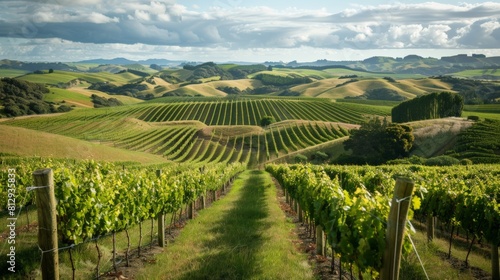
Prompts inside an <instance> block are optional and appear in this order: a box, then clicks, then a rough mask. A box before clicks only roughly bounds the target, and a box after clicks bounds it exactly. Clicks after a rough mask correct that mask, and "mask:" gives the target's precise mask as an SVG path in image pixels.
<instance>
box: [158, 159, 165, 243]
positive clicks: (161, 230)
mask: <svg viewBox="0 0 500 280" xmlns="http://www.w3.org/2000/svg"><path fill="white" fill-rule="evenodd" d="M161 173H162V172H161V169H158V170H156V176H157V177H161ZM158 246H160V247H165V214H163V213H161V214H160V215H158Z"/></svg>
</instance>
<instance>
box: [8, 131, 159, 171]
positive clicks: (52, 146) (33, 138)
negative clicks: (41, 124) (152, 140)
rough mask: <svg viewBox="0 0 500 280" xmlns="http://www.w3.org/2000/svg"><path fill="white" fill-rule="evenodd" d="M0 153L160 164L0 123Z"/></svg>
mask: <svg viewBox="0 0 500 280" xmlns="http://www.w3.org/2000/svg"><path fill="white" fill-rule="evenodd" d="M0 129H1V130H2V133H1V134H0V152H2V153H6V154H12V155H18V156H41V157H54V158H73V159H95V160H106V161H134V162H141V163H159V162H164V161H166V160H165V159H164V158H162V157H161V156H158V155H154V154H149V153H142V152H137V151H131V150H125V149H119V148H115V147H110V146H108V145H104V144H100V143H98V142H95V143H91V142H88V141H82V140H79V139H75V138H72V137H67V136H63V135H57V134H52V133H47V132H43V131H36V130H31V129H26V128H21V127H14V126H9V125H3V124H0Z"/></svg>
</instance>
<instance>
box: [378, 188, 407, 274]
mask: <svg viewBox="0 0 500 280" xmlns="http://www.w3.org/2000/svg"><path fill="white" fill-rule="evenodd" d="M413 187H414V183H413V181H411V180H410V179H406V178H398V179H397V180H396V187H395V188H394V196H393V198H392V203H391V210H390V212H389V219H388V221H387V232H386V236H385V244H386V246H385V251H384V259H383V260H382V270H381V272H380V279H383V280H386V279H387V280H389V279H390V280H398V279H399V267H400V264H401V251H402V249H403V238H404V232H405V228H406V217H407V216H408V209H409V207H410V203H411V195H412V193H413Z"/></svg>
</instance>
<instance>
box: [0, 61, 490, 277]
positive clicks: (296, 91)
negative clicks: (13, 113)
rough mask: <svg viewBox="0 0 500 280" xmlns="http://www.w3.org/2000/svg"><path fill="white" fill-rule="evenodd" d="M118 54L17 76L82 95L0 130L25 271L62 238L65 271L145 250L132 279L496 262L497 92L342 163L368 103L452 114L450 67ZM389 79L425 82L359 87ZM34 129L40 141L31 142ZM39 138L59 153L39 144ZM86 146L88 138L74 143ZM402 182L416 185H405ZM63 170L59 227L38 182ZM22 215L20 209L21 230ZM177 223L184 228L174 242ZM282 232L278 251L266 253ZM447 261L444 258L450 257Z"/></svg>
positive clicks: (115, 273) (53, 97) (434, 271)
mask: <svg viewBox="0 0 500 280" xmlns="http://www.w3.org/2000/svg"><path fill="white" fill-rule="evenodd" d="M100 67H101V66H100ZM102 67H108V66H106V65H103V66H102ZM109 67H112V66H109ZM146 68H147V67H146ZM123 70H124V69H123ZM123 70H122V71H120V72H118V73H117V74H111V73H106V74H103V75H101V73H98V74H94V73H78V72H75V73H73V72H70V71H56V72H54V73H50V74H49V73H46V74H26V75H23V76H22V77H20V79H23V80H27V81H33V82H44V83H46V84H48V85H50V86H53V88H50V90H51V93H48V94H47V97H46V98H45V99H44V100H45V101H47V102H51V104H56V103H57V105H59V106H61V104H63V103H66V101H65V99H69V100H70V101H68V103H67V104H68V105H71V104H73V105H75V104H77V105H75V106H74V107H73V108H74V110H72V111H70V112H67V113H61V114H50V115H37V116H29V115H27V116H18V117H15V118H8V119H1V120H0V121H1V125H0V127H1V128H2V129H3V130H4V131H3V134H4V135H3V136H4V138H8V139H5V140H2V142H0V148H4V150H0V180H1V181H2V186H3V184H4V183H7V184H8V186H13V185H15V186H16V187H15V191H14V190H13V188H11V187H8V188H2V189H0V210H1V215H0V216H1V217H2V218H3V219H2V220H1V221H0V227H2V228H4V229H3V230H2V231H0V240H2V242H3V244H2V246H3V247H2V255H6V254H3V252H4V250H7V251H8V250H9V249H10V248H9V247H7V245H6V244H7V242H8V241H10V240H8V238H9V234H10V236H12V232H14V235H15V236H16V238H18V239H17V240H16V242H17V244H16V246H17V245H19V247H18V248H19V249H18V251H17V255H16V260H17V261H18V262H17V267H16V269H18V271H20V272H19V274H16V277H17V279H25V278H30V279H31V278H34V279H38V278H40V271H41V270H42V269H44V267H46V266H47V265H46V264H47V263H46V261H47V260H48V259H49V258H52V257H54V255H56V257H55V258H54V259H55V260H56V261H55V262H60V263H61V266H60V268H59V269H53V270H54V271H53V273H59V274H60V275H61V278H63V279H71V278H72V279H90V278H100V277H103V276H106V277H108V276H109V277H114V278H116V279H120V278H121V277H122V276H124V275H120V274H119V269H118V268H117V267H121V268H123V269H128V270H127V271H129V270H134V269H136V271H134V272H136V273H139V272H138V271H139V270H140V268H135V267H134V265H132V264H131V262H134V261H136V262H139V263H141V266H145V267H147V268H149V269H146V270H144V271H142V270H141V273H144V274H143V275H140V276H139V275H133V276H138V277H133V276H132V277H131V279H141V277H142V279H148V278H151V277H153V278H160V279H164V278H168V279H170V278H169V277H172V278H173V279H206V278H220V279H233V278H234V279H245V278H258V279H276V278H277V277H276V275H281V274H280V273H281V272H283V271H286V273H284V272H283V275H288V276H287V279H288V278H289V279H293V275H304V277H303V279H309V278H313V277H316V276H318V275H321V276H320V278H324V279H332V278H333V279H360V280H362V279H387V278H389V279H395V278H396V277H394V276H395V275H397V274H398V273H400V274H401V279H443V278H445V277H448V279H449V278H457V279H485V278H488V277H490V278H492V279H495V280H496V279H499V278H500V275H499V274H500V273H499V267H498V266H499V261H498V246H499V244H500V231H499V228H500V185H499V184H500V183H499V180H498V178H499V176H500V166H499V165H496V163H498V162H499V157H500V154H499V151H500V147H499V141H498V139H500V138H499V137H500V131H499V128H500V123H499V121H498V119H500V118H499V116H500V115H499V114H498V113H499V112H500V111H499V106H498V104H483V105H465V106H464V115H465V116H468V117H469V118H468V119H466V118H461V119H458V118H447V119H440V120H436V119H429V120H426V121H420V122H418V123H417V122H409V123H407V124H408V125H409V126H411V127H412V128H413V129H414V132H415V133H414V135H415V141H414V142H413V143H412V144H413V150H411V151H409V155H406V154H405V155H404V156H405V158H398V159H396V160H393V161H391V163H393V164H396V163H399V164H398V165H382V166H338V165H327V164H328V163H332V162H335V159H337V158H338V157H339V156H340V154H342V156H345V157H352V155H351V154H349V151H345V149H344V145H343V143H344V142H345V141H346V140H347V139H348V138H349V137H350V135H355V133H352V130H353V129H354V130H355V129H357V128H359V127H360V126H361V125H363V124H364V123H365V122H366V121H367V120H369V119H385V120H389V119H390V118H391V111H393V110H392V109H393V108H398V107H399V108H400V109H401V108H403V107H404V108H403V109H404V110H403V111H404V112H403V111H401V112H400V113H399V115H400V117H401V116H402V118H399V120H400V121H401V122H403V121H408V120H411V119H412V118H407V117H409V116H410V111H411V112H417V113H419V114H420V115H419V116H420V117H421V116H426V117H425V118H427V117H431V118H435V117H440V116H448V115H450V114H440V113H449V112H447V110H446V109H444V107H443V108H441V107H439V106H438V105H440V104H441V103H443V104H444V103H446V102H442V101H440V102H438V101H436V100H438V99H436V94H434V95H432V94H426V93H427V92H428V91H433V90H435V89H439V90H440V91H441V90H451V87H450V85H448V84H447V83H445V82H443V81H441V80H438V79H431V78H426V79H413V80H409V79H407V80H405V79H398V80H395V79H394V78H396V79H397V78H398V77H396V76H395V77H394V78H391V77H386V75H387V74H386V73H369V72H366V73H364V72H363V71H352V70H349V69H324V70H319V69H318V70H313V69H286V68H283V69H276V70H272V71H271V70H269V69H268V68H266V67H264V66H263V65H260V66H259V65H257V66H255V65H253V66H241V67H240V66H235V65H229V64H228V65H222V66H220V67H218V66H216V65H215V64H214V63H207V64H202V65H200V66H190V65H187V66H186V67H185V68H184V69H175V70H173V69H168V70H162V71H156V70H153V69H149V70H148V69H146V70H147V71H146V72H141V71H139V70H133V69H127V70H126V71H123ZM236 70H238V71H236ZM214 71H215V72H214ZM12 75H13V74H12ZM232 75H234V76H232ZM238 75H243V76H244V77H243V78H241V79H239V78H238V79H237V78H236V77H237V76H238ZM341 75H354V76H355V77H354V76H353V77H352V79H351V78H349V77H348V76H346V77H338V76H341ZM357 75H359V77H358V76H357ZM363 75H365V76H364V77H363ZM231 76H232V77H233V78H234V79H229V77H231ZM403 76H404V75H403ZM403 76H400V77H403ZM238 77H239V76H238ZM141 88H142V89H143V90H141V91H139V89H141ZM272 88H274V89H275V90H274V91H273V92H272V93H269V94H258V90H259V89H260V90H269V89H272ZM381 88H386V89H393V90H395V91H396V93H397V94H399V95H400V97H401V96H404V97H407V98H413V97H415V96H421V95H422V96H423V97H421V98H420V99H413V100H411V101H407V102H406V103H405V102H403V103H400V101H395V100H400V99H387V100H386V99H383V100H374V99H370V98H368V97H367V96H364V98H366V99H360V98H357V97H359V96H361V95H366V92H367V91H372V92H373V90H380V89H381ZM100 90H102V91H100ZM125 90H128V91H127V92H122V91H125ZM255 90H257V91H255ZM93 92H98V93H99V94H100V96H103V97H105V98H109V97H110V96H112V95H113V96H114V94H126V95H123V96H121V97H120V98H119V99H120V100H122V101H124V104H125V105H123V106H118V107H105V108H98V109H96V108H89V107H91V106H93V104H92V101H91V100H90V98H89V95H90V94H92V93H93ZM375 93H376V92H375ZM169 95H175V96H169ZM200 95H203V96H200ZM444 95H446V96H448V97H449V96H452V95H455V94H454V93H453V94H444ZM133 96H135V97H133ZM160 96H163V97H160ZM308 96H309V97H308ZM311 96H315V97H326V98H313V97H311ZM346 96H348V97H351V98H345V97H346ZM456 96H458V95H456ZM139 98H140V99H139ZM328 98H339V99H337V100H335V99H328ZM432 98H434V99H436V100H427V101H430V103H428V104H427V103H425V104H424V103H422V101H421V102H420V103H419V104H417V105H419V106H416V107H418V108H417V109H415V108H414V107H415V106H411V104H414V105H415V104H416V103H411V102H417V103H418V100H425V99H432ZM445 99H446V98H445ZM448 99H449V98H448ZM452 99H453V98H452ZM443 100H444V99H443ZM450 100H451V99H450ZM63 101H64V102H63ZM71 102H73V103H71ZM450 102H451V101H450ZM452 103H453V102H452ZM78 104H79V105H78ZM405 104H406V105H405ZM408 104H410V105H408ZM426 104H427V105H426ZM429 104H430V105H429ZM450 104H451V103H450ZM424 105H425V106H424ZM452 105H453V104H452ZM426 106H427V107H426ZM429 110H431V111H433V112H429ZM396 111H397V109H396ZM441 111H443V112H441ZM51 112H52V111H51ZM396 115H398V114H396ZM396 115H393V116H392V117H393V118H395V119H397V118H396ZM453 115H455V114H453ZM420 117H418V118H420ZM385 120H384V122H385ZM353 138H354V137H353ZM366 138H374V137H366ZM417 138H418V139H417ZM70 140H74V141H70ZM365 140H366V141H371V142H372V143H373V142H375V141H373V139H365ZM412 141H413V140H412ZM81 143H85V144H86V145H82V144H81ZM364 143H365V142H363V144H364ZM5 146H9V147H8V148H9V149H6V148H5ZM28 146H29V147H30V148H33V149H29V151H30V152H31V151H34V152H33V155H29V156H28V157H23V156H26V155H28V154H29V152H24V153H22V152H23V150H28ZM55 146H66V147H65V148H66V150H64V149H56V147H55ZM69 146H72V147H69ZM96 146H98V147H99V148H96ZM381 146H382V145H381ZM384 146H390V145H385V144H384ZM35 148H36V149H38V150H36V149H35ZM57 148H59V147H57ZM40 149H43V150H46V151H50V152H51V153H52V152H53V153H54V154H48V152H47V153H44V154H43V155H42V156H43V157H40V154H39V153H37V151H40ZM75 150H86V151H85V152H84V153H82V154H81V155H80V154H79V155H78V156H77V155H75ZM103 150H108V152H107V153H104V152H103ZM346 152H347V153H346ZM113 153H116V154H118V155H119V156H116V157H112V156H111V155H110V154H113ZM122 153H123V154H122ZM411 153H413V154H411ZM96 154H99V155H100V157H98V156H96ZM101 154H102V155H101ZM412 155H413V156H412ZM49 157H50V158H49ZM439 157H441V158H439ZM436 158H438V159H437V160H436ZM449 158H451V159H453V160H454V161H449V162H456V163H455V164H456V165H454V166H448V167H430V166H424V165H423V164H428V163H429V164H428V165H432V163H433V162H434V163H437V164H438V165H439V164H441V165H445V163H447V161H446V159H448V160H449ZM80 159H82V160H80ZM83 159H84V160H83ZM97 159H105V160H106V161H97ZM432 159H434V161H433V160H432ZM112 161H115V162H112ZM306 162H308V163H314V164H315V165H311V164H308V163H306ZM403 163H404V164H403ZM417 164H422V165H417ZM458 164H463V165H458ZM487 164H489V165H487ZM45 168H50V169H51V170H52V173H51V172H49V171H48V169H45ZM40 169H43V170H44V171H40ZM36 170H38V171H37V172H36V174H34V172H35V171H36ZM48 174H52V175H48ZM39 175H44V176H45V177H43V178H44V179H43V180H47V181H43V182H41V181H40V180H42V179H40V178H39V177H37V176H39ZM235 182H236V183H235ZM400 182H404V183H405V184H407V185H411V186H412V188H413V187H414V188H413V191H410V192H411V193H408V194H406V195H404V196H396V194H395V193H396V192H395V191H396V190H397V189H398V183H400ZM52 185H53V186H54V188H53V189H54V195H53V198H54V200H55V201H56V202H57V203H53V206H54V207H55V210H54V219H55V224H57V231H55V230H46V229H48V228H49V227H48V226H46V224H45V222H46V220H49V218H48V216H49V215H48V214H47V213H48V212H50V211H46V210H42V209H44V208H45V206H46V205H45V203H44V201H45V200H43V199H41V198H40V197H41V195H40V194H41V193H44V192H45V191H46V190H49V189H52V188H50V187H49V186H52ZM233 187H234V189H233ZM221 196H226V197H225V198H224V199H226V198H227V200H228V201H226V202H223V201H224V199H222V200H220V199H219V198H221ZM217 202H220V203H219V204H217ZM209 206H210V207H209ZM211 206H214V207H213V208H215V209H212V210H211V209H210V208H212V207H211ZM407 207H409V212H408V215H406V212H404V213H405V214H404V215H403V217H398V218H401V219H398V220H396V222H394V220H391V215H393V214H392V213H394V212H393V209H395V208H397V209H398V210H397V211H399V210H400V209H401V208H407ZM206 208H209V209H206ZM202 209H203V211H201V210H202ZM209 210H211V211H212V212H208V211H209ZM197 211H198V212H197ZM405 211H406V209H405ZM207 212H208V213H209V214H206V215H205V213H207ZM271 212H273V213H272V214H271ZM398 213H399V212H398ZM284 214H285V215H284ZM287 215H288V216H287ZM398 215H399V214H398ZM12 217H15V219H16V221H17V222H18V225H19V226H18V227H17V228H16V230H13V231H12V230H11V231H10V232H9V231H8V230H6V228H8V227H9V225H10V224H9V221H10V220H9V219H12ZM195 217H196V218H200V219H199V220H192V219H193V218H195ZM406 217H407V219H406ZM149 221H150V222H151V224H150V225H149V223H147V222H149ZM169 221H170V222H169ZM146 223H147V226H148V229H146V228H145V226H146ZM165 224H168V226H165ZM278 224H279V226H277V225H278ZM394 224H396V225H395V226H394ZM226 226H231V229H228V228H227V227H226ZM391 227H392V228H397V230H396V231H399V232H398V233H399V234H400V236H402V237H401V240H399V239H398V238H400V237H396V236H393V235H392V234H391V233H390V232H389V228H391ZM155 228H156V229H155ZM271 228H273V231H271V230H270V229H271ZM38 229H41V230H42V231H41V232H42V233H38V234H37V233H35V231H37V230H38ZM403 229H404V230H403ZM44 230H45V233H46V232H52V233H54V232H55V233H56V234H54V236H55V237H54V236H52V239H53V240H52V241H53V242H54V243H55V245H58V249H57V250H56V249H52V247H50V246H49V247H46V246H45V245H40V241H37V240H39V239H38V238H40V239H44V238H41V237H40V236H42V235H44ZM274 230H276V232H275V231H274ZM184 231H187V232H188V233H187V234H191V236H189V235H188V236H187V237H186V236H185V235H182V234H183V232H184ZM301 231H303V232H301ZM167 232H168V238H171V239H169V240H170V241H171V240H174V241H175V242H174V243H177V244H173V246H172V244H168V245H167V244H165V240H166V239H165V233H167ZM193 232H194V233H193ZM147 235H149V236H147ZM177 235H179V236H181V238H179V239H177V237H178V236H177ZM148 237H149V238H148ZM156 237H157V238H158V239H157V240H158V241H156ZM201 240H202V241H203V242H201ZM4 241H5V242H4ZM183 242H184V243H183ZM200 242H201V243H200ZM186 244H192V245H186ZM457 244H458V245H457ZM156 245H158V246H156ZM393 245H394V249H393V248H392V247H391V246H393ZM400 245H401V246H402V248H403V249H402V253H403V258H402V260H401V261H399V260H396V257H394V259H392V260H391V257H392V255H389V257H388V253H387V252H388V251H393V252H394V255H398V254H396V251H398V250H399V249H398V248H399V247H398V246H400ZM148 246H149V249H147V247H148ZM169 246H171V247H169ZM187 246H191V247H189V248H190V250H192V251H188V252H187V251H186V248H187ZM155 247H158V248H160V249H158V248H156V249H157V250H156V251H155V249H154V248H155ZM164 247H168V250H167V249H165V250H164V249H163V248H164ZM195 247H197V248H195ZM269 248H273V250H274V251H273V250H270V252H268V253H267V254H268V255H261V254H264V253H262V250H264V249H269ZM388 248H390V249H391V250H389V249H388ZM10 250H11V251H12V249H10ZM147 250H149V252H146V251H147ZM58 252H60V254H59V257H57V253H58ZM164 253H165V254H164ZM148 254H151V255H153V256H151V255H148ZM154 254H158V255H163V257H161V256H158V258H156V257H155V256H154ZM282 254H283V255H282ZM307 254H309V256H307ZM391 254H392V253H391ZM419 254H422V255H423V256H424V257H423V258H421V257H420V255H419ZM271 255H272V256H271ZM179 256H183V257H179ZM276 256H279V257H276ZM134 258H135V259H134ZM183 258H184V259H183ZM273 258H274V259H273ZM276 258H279V260H277V259H276ZM307 258H309V260H307ZM425 258H428V260H426V259H425ZM172 259H176V260H177V259H181V262H180V264H181V265H177V263H175V262H171V261H172ZM387 259H389V261H387ZM160 260H162V261H163V262H162V261H160ZM191 262H192V263H191ZM287 262H289V263H288V264H287ZM400 262H401V263H402V265H401V267H400V264H399V263H400ZM278 263H279V265H277V264H278ZM388 263H389V264H390V266H391V267H390V269H389V268H387V264H388ZM443 263H444V265H443ZM8 265H9V263H8V262H2V264H1V265H0V267H2V269H3V270H5V271H6V270H8ZM233 266H234V267H233ZM236 266H239V269H240V270H239V271H238V270H237V269H235V267H236ZM220 267H223V268H220ZM443 267H447V268H448V270H446V269H443V271H445V272H442V273H448V274H447V275H445V274H440V273H439V271H440V270H441V269H442V268H443ZM289 268H290V271H288V269H289ZM325 268H326V271H327V272H326V273H324V271H323V272H320V273H318V271H317V270H321V269H323V270H325ZM400 268H401V269H400ZM210 269H212V270H216V272H214V271H211V270H210ZM219 269H220V270H219ZM183 270H185V271H183ZM261 270H266V271H261ZM267 270H269V271H272V273H271V274H266V272H268V271H267ZM313 270H314V272H313ZM389 270H392V271H389ZM296 271H297V273H296ZM450 271H451V274H450ZM2 272H3V271H2ZM170 272H172V275H175V276H171V274H170ZM42 273H44V272H42ZM139 274H140V273H139ZM313 274H314V276H313ZM152 275H153V276H152ZM325 275H326V276H325ZM388 275H389V276H388ZM125 276H126V275H125ZM443 276H445V277H443ZM2 277H3V274H2V275H1V276H0V278H2Z"/></svg>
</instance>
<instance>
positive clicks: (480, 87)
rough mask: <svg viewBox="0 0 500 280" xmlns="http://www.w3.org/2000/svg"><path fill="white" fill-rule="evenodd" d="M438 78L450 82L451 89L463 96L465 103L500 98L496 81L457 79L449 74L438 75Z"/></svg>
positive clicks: (486, 101) (499, 86) (484, 101)
mask: <svg viewBox="0 0 500 280" xmlns="http://www.w3.org/2000/svg"><path fill="white" fill-rule="evenodd" d="M438 79H440V80H441V81H443V82H445V83H449V84H452V89H453V90H454V91H457V92H458V93H459V94H460V95H461V96H462V97H463V99H464V103H465V104H483V103H496V99H498V98H500V85H498V83H493V82H485V81H479V80H472V79H459V78H454V77H451V76H440V77H438Z"/></svg>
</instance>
